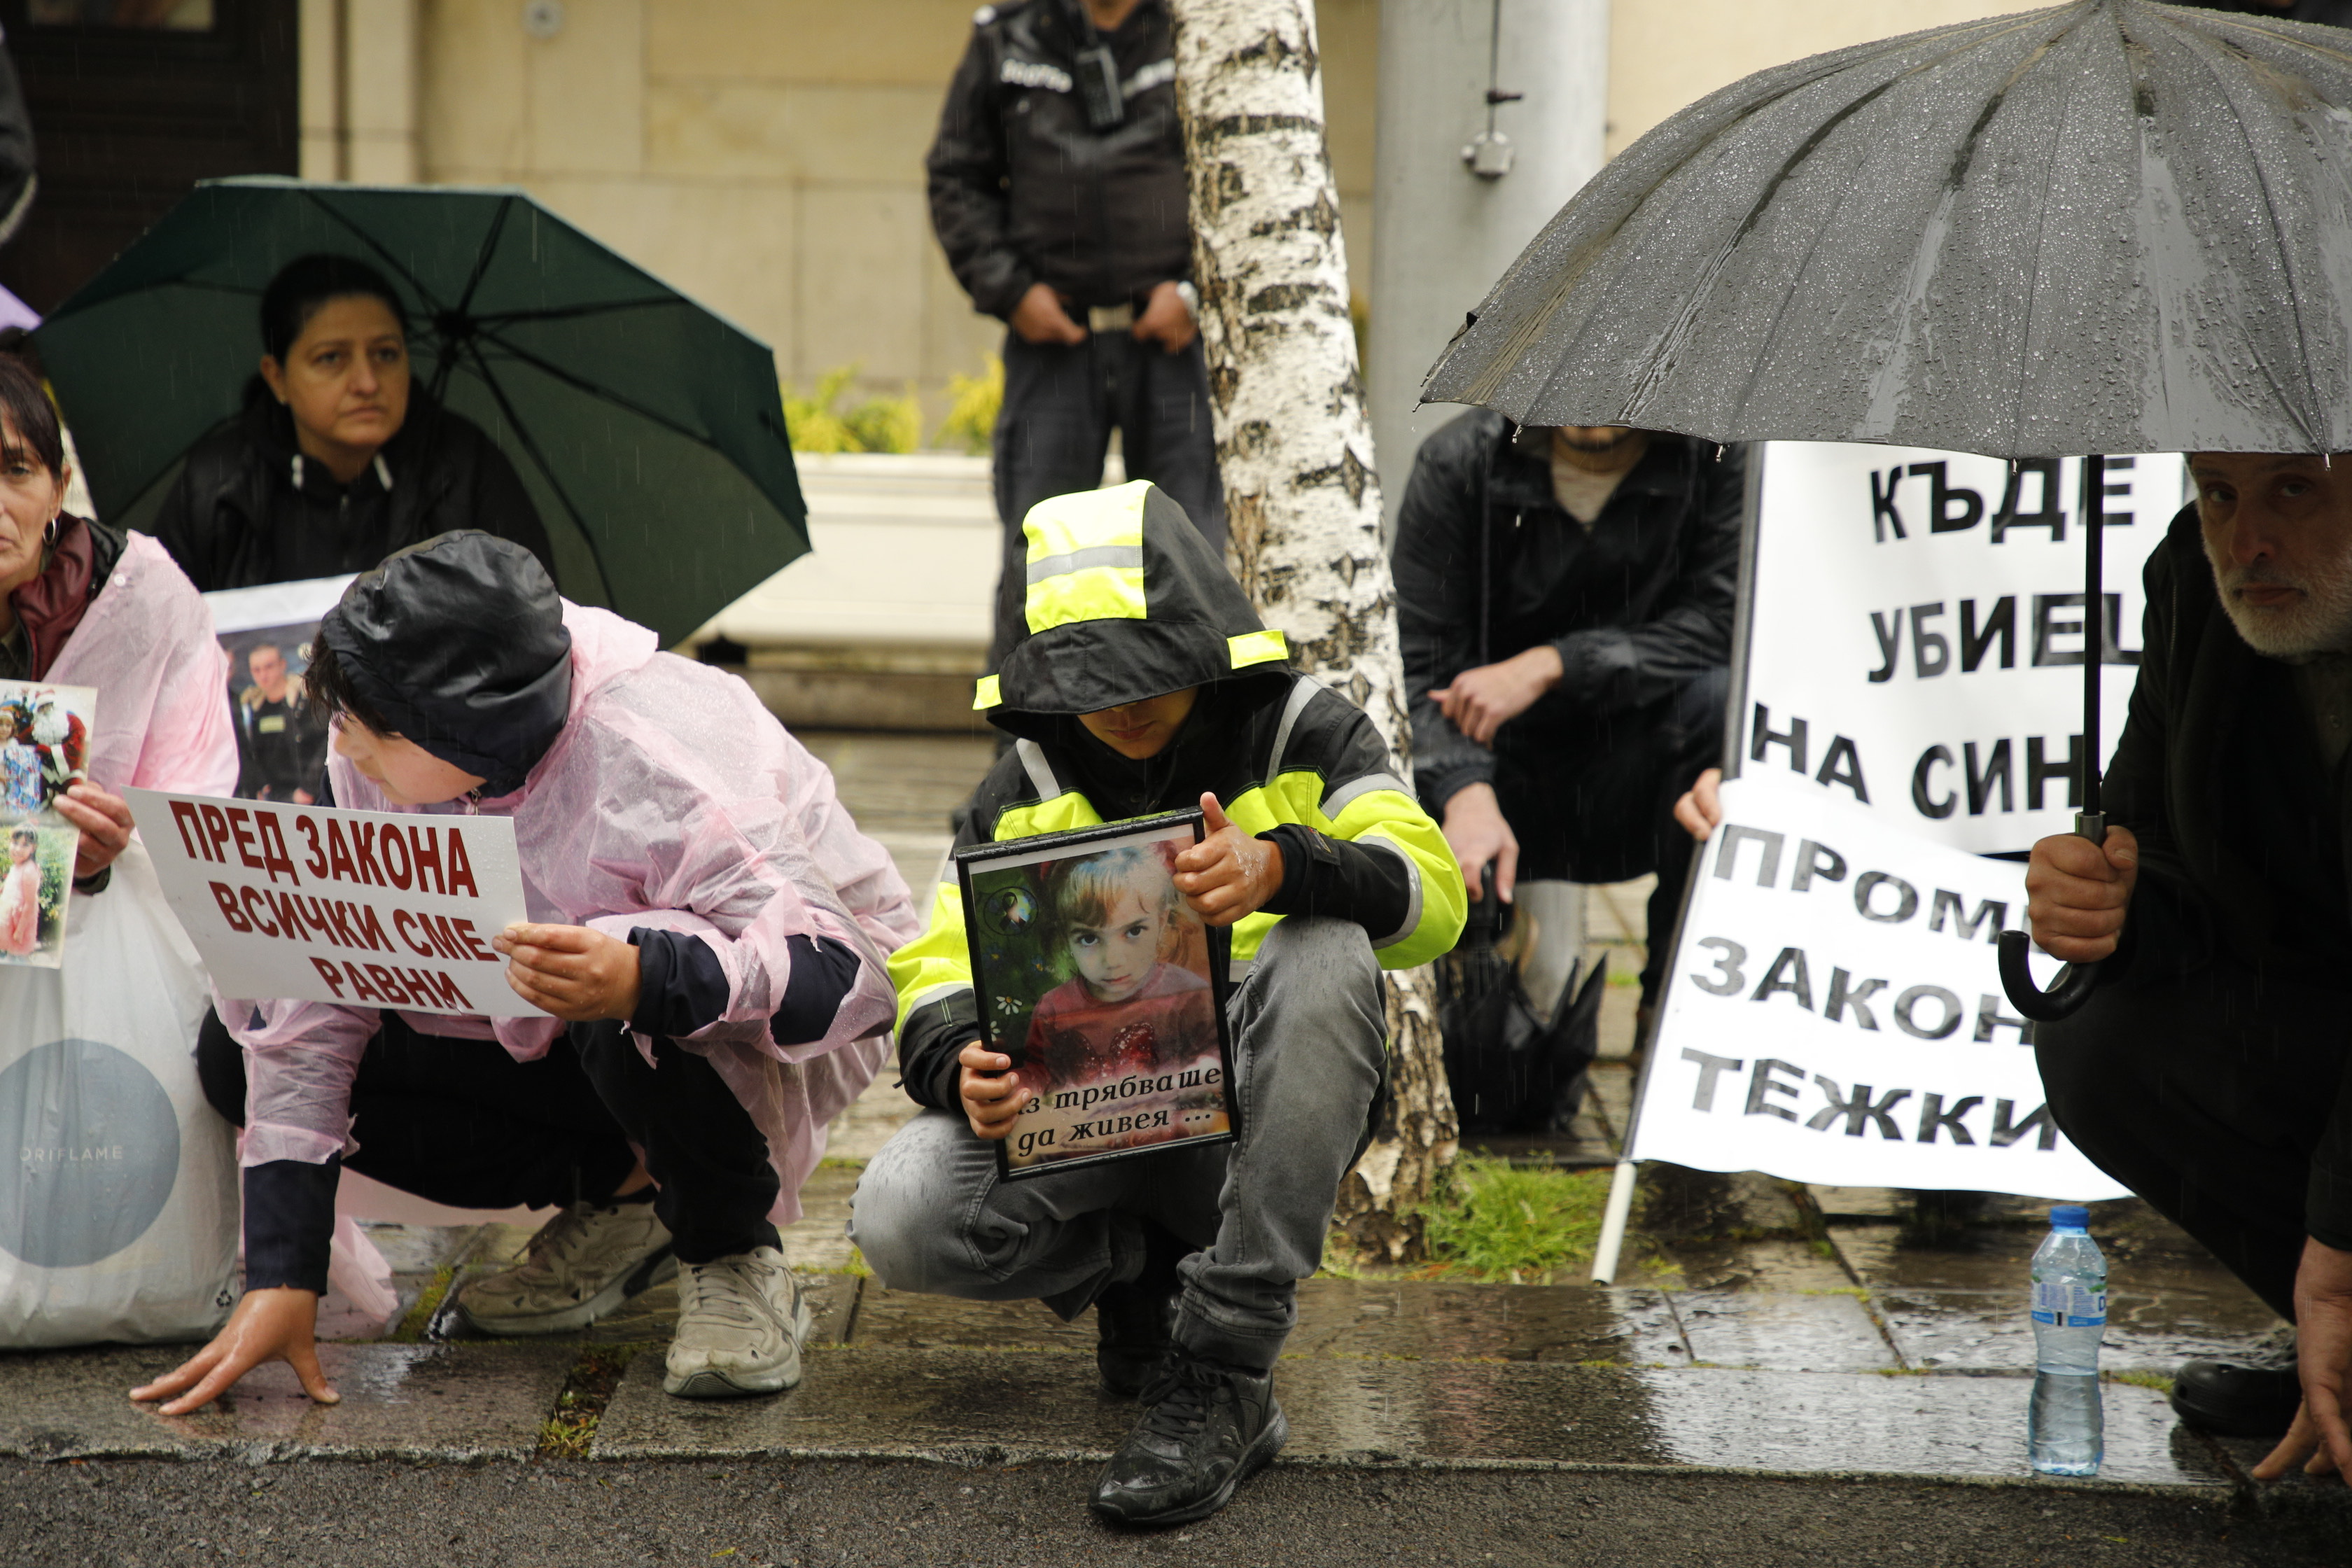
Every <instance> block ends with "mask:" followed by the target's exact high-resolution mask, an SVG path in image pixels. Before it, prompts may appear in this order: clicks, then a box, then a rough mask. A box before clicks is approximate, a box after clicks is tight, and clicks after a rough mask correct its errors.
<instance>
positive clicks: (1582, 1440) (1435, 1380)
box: [591, 1346, 2231, 1487]
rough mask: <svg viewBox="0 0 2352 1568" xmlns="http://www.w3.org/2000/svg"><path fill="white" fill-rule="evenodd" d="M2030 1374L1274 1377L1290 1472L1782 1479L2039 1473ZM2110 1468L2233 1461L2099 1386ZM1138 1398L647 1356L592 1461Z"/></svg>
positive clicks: (1101, 1440) (967, 1362) (862, 1361)
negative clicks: (671, 1365)
mask: <svg viewBox="0 0 2352 1568" xmlns="http://www.w3.org/2000/svg"><path fill="white" fill-rule="evenodd" d="M2031 1386H2032V1385H2031V1382H2030V1380H2028V1379H2025V1378H2021V1377H2005V1378H1991V1377H1959V1376H1920V1375H1902V1374H1898V1375H1892V1376H1889V1375H1875V1374H1870V1373H1785V1372H1783V1373H1773V1372H1744V1371H1733V1370H1728V1369H1713V1368H1702V1369H1689V1370H1652V1369H1647V1368H1626V1367H1616V1366H1593V1365H1579V1364H1555V1363H1506V1362H1492V1361H1417V1362H1416V1361H1391V1360H1380V1359H1374V1358H1370V1357H1360V1356H1349V1357H1329V1358H1311V1357H1286V1358H1285V1359H1284V1360H1283V1362H1282V1363H1281V1364H1280V1365H1279V1366H1278V1367H1277V1368H1276V1391H1277V1393H1278V1394H1279V1396H1280V1398H1281V1400H1282V1404H1283V1408H1284V1411H1285V1413H1286V1415H1287V1416H1288V1419H1289V1422H1290V1430H1291V1436H1290V1442H1289V1444H1288V1446H1287V1447H1286V1448H1285V1450H1284V1454H1283V1458H1284V1460H1285V1461H1286V1462H1287V1463H1293V1464H1366V1463H1370V1464H1385V1463H1399V1462H1416V1463H1439V1464H1453V1465H1467V1466H1473V1467H1477V1466H1491V1465H1497V1464H1505V1465H1507V1464H1535V1465H1561V1464H1567V1465H1579V1466H1612V1465H1653V1466H1676V1467H1701V1468H1711V1469H1736V1470H1765V1471H1773V1472H1779V1473H1787V1474H1856V1475H1860V1474H1891V1475H1929V1476H1947V1477H1969V1478H1992V1479H2013V1480H2027V1479H2032V1473H2031V1471H2030V1469H2029V1468H2028V1466H2027V1464H2026V1462H2025V1406H2026V1400H2027V1397H2028V1394H2029V1393H2030V1390H2031ZM2105 1411H2106V1443H2107V1459H2106V1464H2105V1468H2104V1469H2103V1471H2102V1479H2103V1480H2105V1481H2106V1482H2110V1483H2116V1482H2121V1483H2131V1484H2137V1485H2144V1486H2167V1487H2178V1486H2190V1487H2226V1486H2227V1485H2229V1484H2230V1482H2231V1474H2230V1469H2229V1467H2228V1465H2227V1463H2226V1462H2225V1461H2224V1460H2223V1458H2221V1455H2220V1454H2219V1453H2218V1452H2216V1451H2215V1450H2214V1449H2213V1448H2211V1447H2210V1446H2209V1445H2207V1444H2206V1443H2204V1442H2203V1441H2202V1440H2201V1439H2200V1438H2197V1437H2195V1436H2191V1435H2189V1434H2188V1433H2185V1432H2182V1431H2180V1430H2179V1428H2178V1427H2177V1425H2176V1423H2175V1422H2174V1421H2173V1419H2172V1415H2171V1412H2170V1411H2169V1410H2168V1408H2166V1406H2165V1405H2164V1402H2163V1398H2162V1396H2161V1395H2160V1394H2156V1393H2155V1392H2154V1391H2152V1390H2149V1389H2144V1388H2137V1387H2133V1386H2129V1385H2126V1384H2108V1385H2107V1386H2106V1388H2105ZM1136 1418H1137V1406H1136V1405H1134V1404H1133V1402H1131V1401H1126V1400H1119V1399H1115V1398H1113V1397H1111V1396H1110V1395H1108V1394H1104V1393H1103V1392H1102V1391H1101V1390H1100V1389H1099V1387H1098V1386H1097V1382H1096V1378H1095V1371H1094V1365H1093V1362H1092V1359H1091V1358H1090V1357H1087V1356H1083V1355H1079V1354H1076V1353H1073V1352H1057V1351H1048V1350H1004V1351H972V1350H962V1349H931V1350H920V1351H919V1350H913V1349H906V1348H862V1347H855V1346H853V1347H850V1348H846V1349H841V1350H831V1351H819V1352H813V1353H812V1355H811V1356H810V1358H809V1363H808V1373H807V1378H806V1380H805V1381H804V1382H803V1384H802V1385H801V1387H800V1388H798V1389H797V1390H794V1391H793V1392H792V1393H790V1394H782V1395H777V1396H774V1397H772V1398H766V1399H750V1400H734V1401H725V1402H720V1401H709V1402H695V1401H688V1400H680V1399H673V1398H670V1397H669V1396H668V1395H667V1394H663V1393H662V1392H661V1369H660V1363H659V1362H658V1360H657V1359H656V1358H653V1357H649V1356H648V1357H641V1358H640V1359H639V1360H638V1361H637V1362H635V1363H632V1364H631V1366H630V1368H629V1370H628V1373H627V1374H626V1375H625V1377H624V1378H623V1380H622V1383H621V1385H620V1388H619V1390H618V1391H617V1392H616V1394H614V1398H613V1401H612V1404H611V1405H609V1406H608V1407H607V1409H606V1410H605V1412H604V1419H603V1421H602V1423H601V1425H600V1426H599V1427H598V1429H597V1433H596V1437H595V1442H594V1446H593V1449H592V1450H591V1454H592V1457H593V1458H609V1459H645V1458H680V1457H688V1456H698V1457H702V1458H729V1457H740V1458H751V1457H787V1456H789V1457H799V1458H808V1457H818V1456H828V1455H831V1456H840V1455H850V1454H870V1455H876V1456H883V1457H895V1458H912V1457H927V1458H942V1459H951V1460H957V1461H961V1462H989V1463H1022V1462H1027V1461H1032V1460H1040V1459H1055V1458H1100V1457H1102V1456H1105V1455H1108V1453H1109V1452H1110V1451H1111V1449H1113V1448H1114V1447H1117V1446H1118V1443H1119V1441H1120V1440H1121V1439H1122V1438H1123V1437H1124V1436H1125V1435H1126V1433H1127V1431H1128V1430H1129V1427H1130V1426H1132V1425H1133V1423H1134V1421H1135V1420H1136Z"/></svg>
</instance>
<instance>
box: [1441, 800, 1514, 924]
mask: <svg viewBox="0 0 2352 1568" xmlns="http://www.w3.org/2000/svg"><path fill="white" fill-rule="evenodd" d="M1445 843H1446V846H1447V847H1449V848H1451V849H1452V850H1453V851H1454V860H1455V861H1456V862H1457V863H1459V864H1460V866H1461V868H1462V885H1463V887H1464V888H1465V889H1468V891H1469V894H1470V901H1471V902H1473V903H1475V902H1477V901H1478V900H1480V899H1483V898H1485V897H1486V893H1485V892H1484V891H1483V890H1482V889H1484V887H1485V885H1486V863H1487V862H1488V861H1490V860H1491V861H1493V862H1494V863H1495V895H1496V897H1497V898H1499V899H1501V900H1503V902H1505V903H1509V902H1510V901H1511V889H1513V888H1515V887H1517V885H1518V880H1519V840H1518V837H1517V835H1515V834H1513V833H1512V832H1511V825H1510V824H1509V823H1507V822H1506V821H1504V820H1503V807H1502V805H1501V803H1500V802H1498V801H1496V798H1495V786H1494V785H1493V784H1486V783H1485V782H1483V781H1482V782H1480V783H1477V784H1464V785H1463V786H1462V787H1461V788H1460V789H1457V790H1455V791H1454V793H1453V794H1452V795H1449V796H1447V797H1446V801H1445Z"/></svg>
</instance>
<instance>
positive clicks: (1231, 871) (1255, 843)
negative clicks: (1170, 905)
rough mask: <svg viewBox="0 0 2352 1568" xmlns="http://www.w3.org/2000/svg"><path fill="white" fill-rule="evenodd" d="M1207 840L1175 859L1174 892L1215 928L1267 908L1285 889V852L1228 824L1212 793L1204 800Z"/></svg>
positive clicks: (1202, 810)
mask: <svg viewBox="0 0 2352 1568" xmlns="http://www.w3.org/2000/svg"><path fill="white" fill-rule="evenodd" d="M1201 814H1202V816H1205V817H1207V818H1208V821H1207V823H1206V824H1205V825H1204V826H1206V827H1207V828H1208V837H1205V838H1203V839H1202V840H1201V842H1199V843H1198V844H1195V845H1193V846H1192V847H1191V848H1190V849H1187V850H1185V851H1184V853H1182V854H1181V855H1179V856H1177V857H1176V890H1177V891H1178V892H1180V893H1181V894H1183V895H1184V901H1185V903H1187V904H1189V905H1191V906H1192V912H1193V913H1194V914H1196V915H1198V916H1200V917H1201V918H1202V920H1204V921H1208V922H1209V924H1211V925H1213V926H1229V925H1231V924H1233V923H1234V921H1238V920H1241V919H1243V918H1244V917H1245V916H1249V915H1254V914H1255V913H1257V911H1258V910H1261V909H1263V908H1265V901H1266V900H1268V899H1270V898H1272V897H1274V895H1275V894H1276V893H1277V892H1279V891H1281V889H1282V870H1283V867H1282V848H1281V847H1280V846H1279V845H1276V844H1275V843H1272V842H1271V841H1269V840H1267V839H1264V838H1253V837H1250V836H1249V835H1248V834H1246V833H1244V832H1243V831H1242V830H1241V829H1240V828H1238V827H1235V826H1234V825H1233V824H1232V823H1231V822H1228V821H1227V820H1225V812H1224V808H1223V806H1221V805H1218V804H1217V797H1216V796H1215V795H1202V797H1201Z"/></svg>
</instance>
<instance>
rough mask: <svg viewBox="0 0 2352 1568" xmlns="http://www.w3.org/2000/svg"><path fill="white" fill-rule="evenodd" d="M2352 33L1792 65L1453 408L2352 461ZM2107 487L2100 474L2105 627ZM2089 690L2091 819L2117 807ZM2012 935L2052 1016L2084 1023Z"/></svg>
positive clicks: (2070, 31) (2092, 546)
mask: <svg viewBox="0 0 2352 1568" xmlns="http://www.w3.org/2000/svg"><path fill="white" fill-rule="evenodd" d="M2348 324H2352V37H2347V36H2346V34H2344V33H2342V32H2339V31H2336V30H2335V29H2332V28H2326V27H2317V26H2305V25H2303V24H2299V23H2293V22H2279V21H2271V20H2266V19H2258V18H2255V17H2252V16H2239V15H2232V14H2229V13H2223V12H2216V11H2198V10H2187V9H2183V8H2180V7H2178V6H2171V5H2150V4H2147V3H2146V0H2080V3H2078V4H2074V5H2059V6H2053V7H2052V8H2051V9H2049V10H2045V11H2034V12H2028V13H2025V14H2023V15H2020V16H2000V17H1995V18H1992V19H1990V20H1987V21H1981V22H1969V23H1964V24H1962V25H1960V26H1950V27H1938V28H1936V29H1934V30H1932V31H1928V32H1924V33H1914V34H1911V35H1909V36H1908V37H1900V38H1891V39H1888V40H1886V41H1885V42H1881V43H1874V44H1864V45H1859V46H1856V47H1853V48H1849V49H1842V50H1838V51H1836V52H1835V53H1832V54H1826V55H1819V56H1816V57H1814V58H1811V59H1805V60H1799V61H1797V62H1796V63H1794V64H1791V65H1786V66H1781V67H1779V68H1775V69H1772V70H1769V71H1764V72H1760V73H1759V74H1758V75H1756V76H1752V77H1749V78H1748V79H1747V80H1745V81H1741V82H1738V83H1735V84H1734V85H1732V86H1730V87H1727V88H1725V89H1722V90H1721V91H1719V92H1717V93H1714V94H1712V95H1710V96H1709V97H1707V98H1705V99H1702V100H1700V101H1698V102H1697V103H1695V104H1693V105H1691V106H1690V107H1689V108H1688V109H1685V110H1683V111H1682V112H1681V113H1679V114H1677V115H1675V117H1674V118H1673V119H1671V120H1669V121H1666V122H1665V123H1664V124H1663V125H1660V126H1659V127H1658V128H1657V129H1655V130H1654V131H1652V132H1650V133H1649V134H1648V135H1646V136H1644V137H1643V138H1642V140H1641V141H1639V142H1636V143H1634V145H1633V147H1631V148H1629V149H1628V150H1627V151H1626V152H1625V153H1623V154H1622V155H1621V156H1620V157H1619V158H1618V159H1617V160H1616V161H1615V162H1614V163H1611V164H1610V165H1609V166H1608V167H1607V168H1606V169H1604V170H1602V171H1601V174H1598V175H1597V176H1595V177H1594V179H1593V180H1592V182H1591V184H1588V185H1586V186H1585V187H1584V189H1583V190H1582V191H1580V193H1578V195H1577V196H1576V199H1575V200H1573V201H1571V202H1570V203H1569V205H1567V206H1566V207H1565V208H1563V209H1562V210H1561V212H1560V214H1559V216H1558V217H1556V218H1554V219H1553V220H1552V221H1551V223H1550V224H1549V226H1547V227H1546V228H1545V229H1544V231H1543V233H1542V234H1540V235H1538V237H1536V239H1535V241H1534V243H1533V244H1531V245H1529V246H1528V248H1527V251H1526V252H1525V253H1524V254H1523V255H1521V256H1520V258H1518V260H1517V261H1516V262H1515V263H1513V264H1512V267H1511V269H1510V270H1509V271H1508V272H1507V273H1506V274H1505V275H1504V277H1503V279H1502V281H1501V282H1499V283H1497V284H1496V286H1495V288H1494V289H1493V291H1492V292H1490V293H1489V294H1488V295H1487V297H1486V300H1485V301H1484V302H1483V303H1481V304H1480V306H1479V307H1478V309H1477V310H1476V311H1475V312H1474V313H1473V314H1472V316H1471V318H1470V320H1469V322H1468V323H1467V324H1466V325H1465V327H1464V329H1463V331H1461V332H1460V333H1458V334H1457V335H1456V336H1455V338H1454V342H1453V343H1452V344H1451V345H1450V346H1449V347H1448V348H1447V350H1446V352H1445V354H1444V357H1443V358H1441V359H1440V360H1439V361H1438V363H1437V365H1436V367H1435V368H1434V369H1433V370H1432V371H1431V372H1430V375H1429V379H1428V382H1427V383H1426V384H1425V385H1424V386H1423V394H1422V395H1423V397H1424V398H1426V399H1428V400H1429V401H1432V402H1444V403H1475V404H1483V405H1486V406H1488V407H1492V408H1496V409H1498V410H1500V411H1501V412H1503V413H1505V414H1507V415H1508V416H1510V417H1512V418H1513V419H1516V420H1518V421H1521V422H1523V423H1526V424H1532V425H1632V426H1644V427H1647V428H1652V429H1665V430H1677V431H1682V432H1685V433H1686V434H1689V435H1693V436H1698V437H1704V438H1706V439H1708V440H1714V441H1722V442H1731V441H1758V440H1789V441H1866V442H1884V443H1888V444H1893V445H1901V446H1917V447H1943V448H1948V449H1951V450H1957V451H1969V452H1981V453H1985V454H1987V455H1989V456H1992V457H2001V458H2048V457H2054V456H2058V455H2061V454H2066V453H2077V452H2089V453H2105V452H2146V451H2238V452H2333V451H2341V450H2344V449H2346V448H2347V447H2352V397H2347V385H2352V326H2348ZM2101 467H2102V464H2101V460H2100V459H2099V458H2092V459H2091V460H2090V461H2089V462H2087V463H2085V464H2084V506H2083V517H2084V523H2085V525H2086V526H2085V527H2084V537H2085V539H2086V541H2087V553H2088V563H2087V573H2086V578H2087V580H2086V584H2085V592H2086V594H2088V595H2090V596H2089V597H2087V598H2086V599H2085V600H2084V603H2086V604H2094V605H2095V604H2097V603H2099V602H2100V601H2099V598H2098V594H2099V591H2100V579H2101V571H2100V562H2099V545H2100V528H2099V505H2098V503H2099V498H2100V495H2101V494H2102V492H2103V486H2102V483H2101V478H2102V476H2101V472H2100V469H2101ZM2098 679H2099V665H2098V662H2097V661H2096V660H2088V661H2085V663H2084V734H2085V735H2086V736H2087V737H2089V739H2090V743H2089V744H2088V745H2086V746H2085V747H2084V762H2083V772H2084V778H2083V806H2084V810H2083V813H2082V815H2081V816H2079V817H2078V818H2077V819H2076V827H2077V830H2078V831H2080V832H2082V833H2084V835H2086V836H2087V837H2092V838H2094V839H2096V838H2100V837H2104V836H2105V819H2104V817H2103V816H2102V814H2101V812H2100V809H2099V774H2100V759H2099V756H2098V750H2097V737H2098V734H2099V688H2098ZM2012 937H2013V940H2012V938H2004V939H2003V942H2002V947H2001V960H2002V964H2001V968H2002V977H2003V980H2004V982H2005V983H2006V984H2007V985H2008V988H2009V990H2010V993H2011V999H2012V1000H2013V1001H2014V1002H2016V1004H2017V1005H2018V1007H2019V1009H2020V1011H2021V1012H2023V1013H2025V1014H2026V1015H2027V1016H2032V1017H2036V1018H2050V1017H2059V1016H2064V1015H2065V1014H2066V1013H2068V1012H2072V1011H2073V1010H2074V1007H2075V1006H2078V1005H2080V1004H2081V1001H2082V999H2083V998H2084V997H2086V996H2087V995H2088V994H2089V989H2090V980H2091V973H2090V966H2087V965H2082V966H2077V967H2076V968H2075V969H2074V971H2073V972H2072V973H2070V974H2068V975H2067V976H2066V977H2064V978H2063V980H2062V981H2061V982H2060V984H2059V985H2058V986H2057V987H2056V988H2055V989H2054V990H2053V992H2052V993H2050V994H2047V995H2044V994H2042V993H2040V992H2039V991H2038V990H2037V989H2036V988H2035V987H2034V986H2033V984H2032V979H2031V978H2030V976H2028V975H2027V973H2026V970H2025V956H2026V943H2025V940H2024V938H2023V936H2022V934H2021V933H2012Z"/></svg>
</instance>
